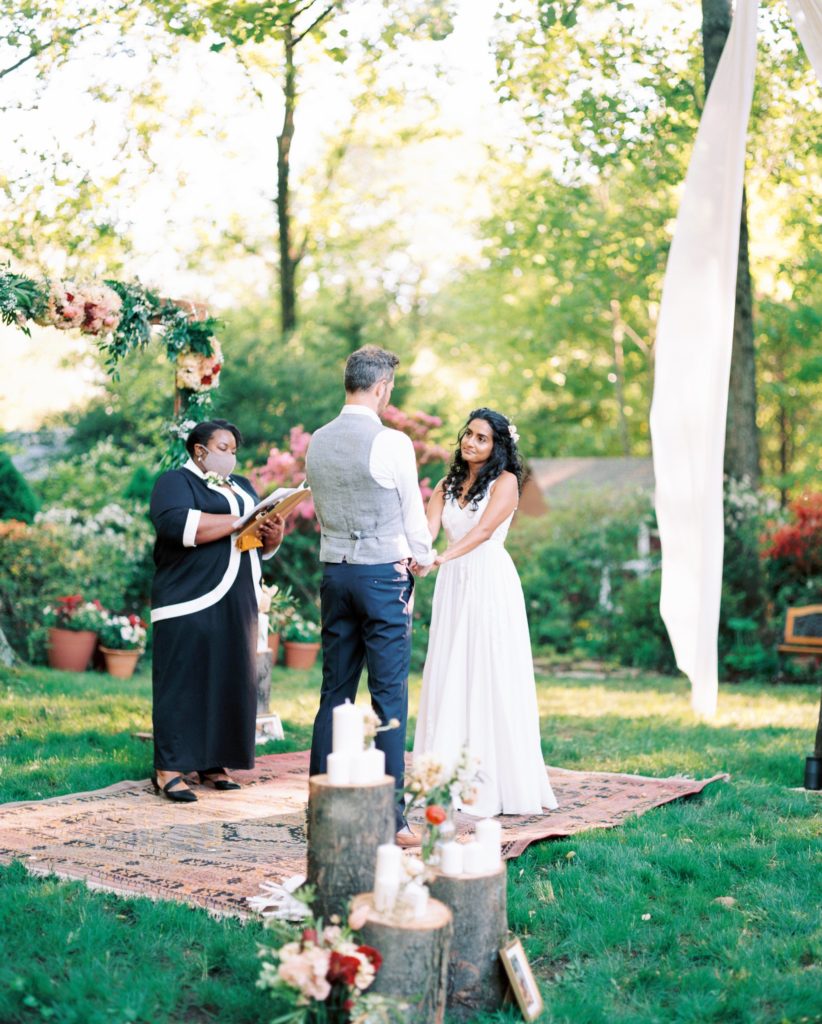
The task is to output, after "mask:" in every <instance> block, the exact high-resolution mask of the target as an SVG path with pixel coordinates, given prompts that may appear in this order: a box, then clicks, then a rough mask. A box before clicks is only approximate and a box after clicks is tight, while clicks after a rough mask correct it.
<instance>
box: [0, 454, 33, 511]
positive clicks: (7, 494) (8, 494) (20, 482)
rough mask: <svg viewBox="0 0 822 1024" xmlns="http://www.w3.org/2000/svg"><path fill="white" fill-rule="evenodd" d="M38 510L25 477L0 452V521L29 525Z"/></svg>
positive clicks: (5, 455)
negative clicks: (6, 520) (15, 521)
mask: <svg viewBox="0 0 822 1024" xmlns="http://www.w3.org/2000/svg"><path fill="white" fill-rule="evenodd" d="M38 508H39V503H38V501H37V498H36V497H35V496H34V492H33V491H32V489H31V488H30V487H29V485H28V484H27V483H26V480H25V477H24V476H23V475H22V473H20V472H19V471H18V470H17V468H16V467H15V465H14V463H13V462H12V461H11V459H10V458H9V456H8V455H7V454H6V453H5V452H0V519H16V520H18V521H19V522H23V523H30V522H31V521H32V520H33V519H34V516H35V513H36V512H37V509H38Z"/></svg>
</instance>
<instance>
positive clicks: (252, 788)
mask: <svg viewBox="0 0 822 1024" xmlns="http://www.w3.org/2000/svg"><path fill="white" fill-rule="evenodd" d="M548 771H549V773H550V777H551V784H552V786H553V789H554V793H555V794H556V797H557V800H558V801H559V810H557V811H552V812H551V813H549V814H546V815H537V816H532V817H515V816H513V815H506V816H504V817H502V818H500V821H501V822H502V825H503V854H504V856H505V857H507V858H510V857H518V856H519V855H520V854H521V853H522V852H523V850H525V848H526V847H527V846H528V845H529V844H530V843H533V842H535V841H536V840H538V839H554V838H560V837H563V836H568V835H571V834H572V833H574V832H581V831H583V830H585V829H590V828H613V827H614V826H616V825H619V824H621V823H622V822H624V821H626V820H627V819H629V818H631V817H633V816H635V815H639V814H644V813H645V811H648V810H650V809H651V808H652V807H659V806H660V805H661V804H665V803H669V802H670V801H671V800H677V799H680V798H681V797H685V796H690V795H692V794H694V793H699V792H701V791H702V790H703V789H704V788H705V786H707V785H709V784H710V783H712V782H716V781H718V780H721V779H727V776H726V775H714V776H713V777H712V778H710V779H702V780H700V781H695V780H693V779H684V778H678V777H674V778H669V779H653V778H646V777H643V776H640V775H612V774H608V773H604V772H572V771H565V770H563V769H562V768H549V769H548ZM232 774H234V775H235V777H236V778H237V780H238V781H240V782H243V783H244V784H245V788H244V789H243V790H242V791H240V792H233V793H222V794H221V793H216V792H215V791H214V790H212V789H206V788H204V787H197V793H198V796H199V798H200V799H199V801H198V802H197V803H194V804H173V803H171V802H170V801H168V800H164V799H160V798H158V797H157V796H156V795H155V794H154V792H153V790H152V788H151V783H150V782H148V781H141V782H119V783H117V784H116V785H114V786H109V787H107V788H106V789H100V790H97V791H95V792H91V793H73V794H70V795H69V796H61V797H54V798H53V799H51V800H37V801H30V802H25V803H9V804H0V863H6V864H7V863H10V862H11V861H12V860H20V861H22V862H23V863H24V864H25V865H26V867H27V868H28V870H29V871H30V872H32V873H33V874H38V875H47V874H54V875H58V876H60V877H61V878H77V879H83V880H84V881H85V882H86V883H87V884H88V885H89V886H91V887H93V888H101V889H106V890H109V891H112V892H117V893H121V894H123V895H136V896H150V897H153V898H157V899H169V900H179V901H181V902H183V903H189V904H192V905H194V906H199V907H204V908H206V909H207V910H209V911H211V912H212V913H216V914H225V915H231V916H235V917H243V918H245V917H249V916H251V915H250V914H249V912H248V909H247V906H246V897H248V896H255V895H257V894H258V892H259V887H260V883H261V882H264V881H269V882H281V881H283V880H284V879H286V878H288V877H290V876H292V875H296V874H304V873H305V804H306V800H307V798H308V752H307V751H301V752H300V753H296V754H267V755H265V756H264V757H260V758H258V760H257V766H256V768H255V769H254V770H253V771H248V772H240V771H238V772H234V773H232ZM456 819H457V820H456V824H457V829H458V832H459V833H460V834H461V835H462V836H466V834H467V833H468V832H469V831H472V830H473V824H474V822H475V821H476V819H474V818H471V817H469V816H468V815H464V814H458V815H457V816H456ZM417 820H418V821H419V820H420V819H419V817H418V818H417ZM412 821H413V816H412Z"/></svg>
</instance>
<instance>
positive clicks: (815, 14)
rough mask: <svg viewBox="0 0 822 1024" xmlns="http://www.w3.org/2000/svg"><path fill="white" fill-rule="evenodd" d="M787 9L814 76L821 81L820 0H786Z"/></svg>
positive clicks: (821, 30)
mask: <svg viewBox="0 0 822 1024" xmlns="http://www.w3.org/2000/svg"><path fill="white" fill-rule="evenodd" d="M788 10H789V11H790V12H791V15H792V16H793V21H794V25H796V31H797V33H798V35H799V38H800V39H801V40H802V45H803V46H804V47H805V53H807V55H808V60H809V61H810V62H811V64H812V65H813V69H814V71H815V72H816V77H817V78H818V79H819V81H820V82H822V0H788Z"/></svg>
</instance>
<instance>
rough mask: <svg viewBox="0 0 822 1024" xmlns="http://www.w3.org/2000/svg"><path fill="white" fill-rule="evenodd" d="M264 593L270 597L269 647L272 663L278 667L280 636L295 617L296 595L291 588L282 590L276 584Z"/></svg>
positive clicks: (265, 588) (267, 588)
mask: <svg viewBox="0 0 822 1024" xmlns="http://www.w3.org/2000/svg"><path fill="white" fill-rule="evenodd" d="M263 591H264V593H265V594H266V595H267V597H268V629H269V632H268V646H269V649H270V651H271V661H272V663H273V664H275V665H276V664H277V655H278V654H279V652H280V634H281V633H282V632H283V630H284V629H285V628H286V626H287V625H288V623H289V621H290V620H291V618H292V616H293V615H294V595H293V594H292V591H291V587H286V588H285V589H282V588H281V587H278V586H277V585H276V584H272V585H271V586H270V587H264V588H263Z"/></svg>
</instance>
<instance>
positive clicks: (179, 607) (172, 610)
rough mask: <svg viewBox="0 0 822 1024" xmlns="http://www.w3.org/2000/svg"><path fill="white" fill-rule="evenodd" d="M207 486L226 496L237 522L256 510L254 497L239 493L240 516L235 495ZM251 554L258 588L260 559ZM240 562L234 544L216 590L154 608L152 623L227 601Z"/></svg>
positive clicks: (190, 613) (238, 551)
mask: <svg viewBox="0 0 822 1024" xmlns="http://www.w3.org/2000/svg"><path fill="white" fill-rule="evenodd" d="M208 486H209V489H210V490H213V491H216V492H217V493H218V494H222V495H223V497H224V498H225V499H226V501H227V502H228V506H229V511H230V513H231V515H233V516H235V517H237V518H239V517H240V515H246V514H247V513H249V512H250V511H251V509H252V508H253V507H254V500H253V498H252V497H251V495H250V494H246V493H245V491H239V490H238V493H240V494H241V495H242V499H243V511H242V513H241V512H240V506H239V503H238V502H237V497H236V494H235V492H234V491H231V492H229V491H228V490H227V488H223V487H216V486H214V485H212V484H209V485H208ZM252 554H253V555H254V556H255V557H254V558H252V560H251V574H252V577H253V579H254V585H255V587H258V586H259V579H260V575H261V569H260V559H259V557H258V556H257V552H256V551H254V552H252ZM241 558H242V552H241V551H240V549H239V548H238V547H237V545H236V544H235V543H234V541H233V540H232V541H231V548H230V554H229V556H228V567H227V568H226V571H225V573H224V574H223V578H222V579H221V580H220V582H219V583H218V584H217V586H216V587H214V589H213V590H209V591H208V593H206V594H203V595H202V596H201V597H195V598H192V599H191V600H190V601H180V602H179V603H178V604H166V605H163V606H162V607H161V608H152V610H151V621H152V622H162V620H163V619H177V618H179V617H180V616H181V615H193V614H194V613H195V612H201V611H203V609H205V608H210V607H211V606H212V605H213V604H216V603H217V602H218V601H219V600H221V599H222V598H223V597H225V595H226V594H227V593H228V592H229V590H231V588H232V586H233V585H234V581H235V580H236V579H237V573H238V572H239V571H240V559H241Z"/></svg>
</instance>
